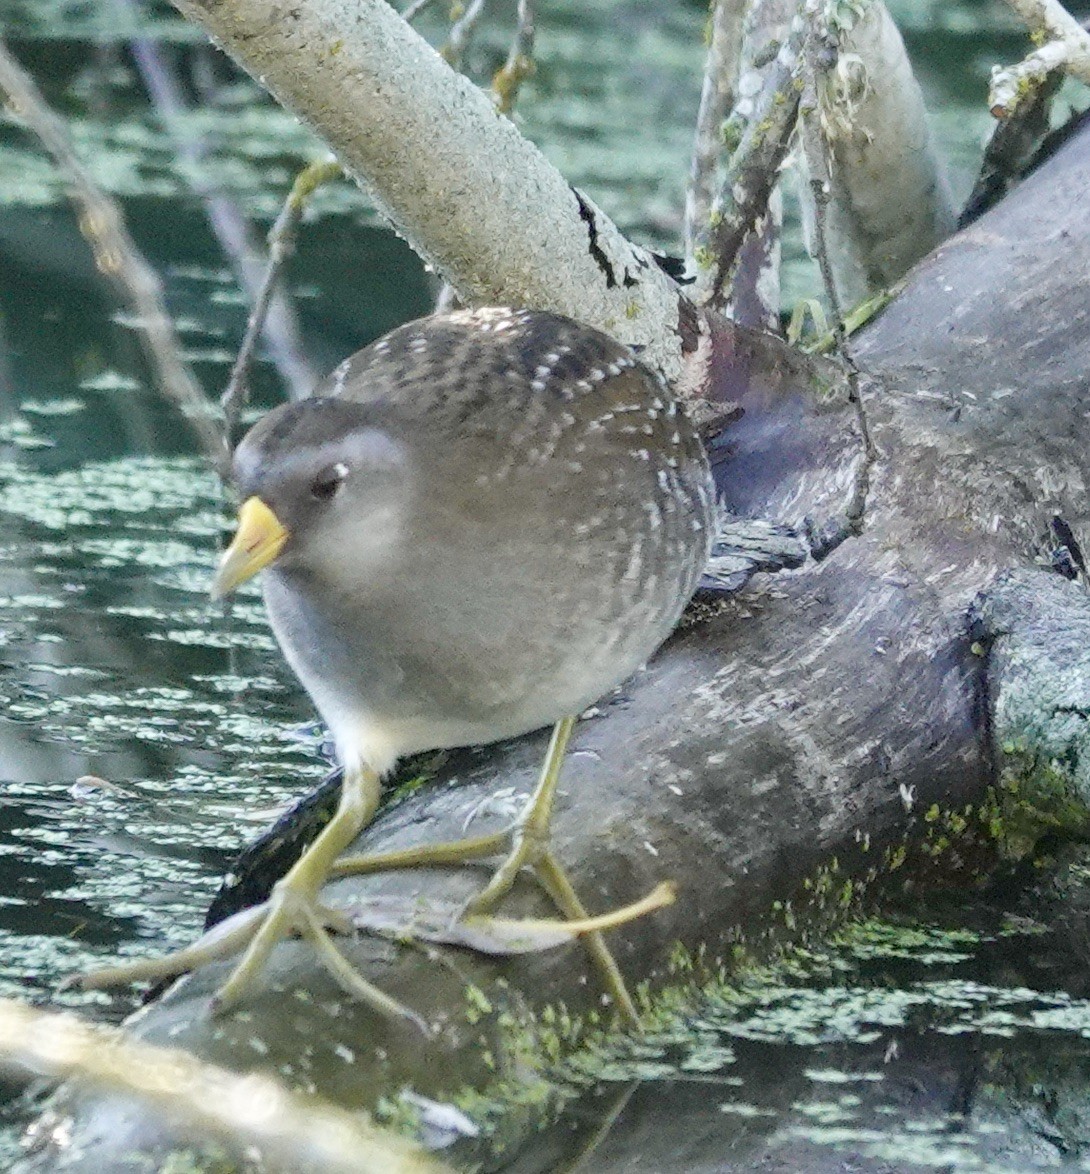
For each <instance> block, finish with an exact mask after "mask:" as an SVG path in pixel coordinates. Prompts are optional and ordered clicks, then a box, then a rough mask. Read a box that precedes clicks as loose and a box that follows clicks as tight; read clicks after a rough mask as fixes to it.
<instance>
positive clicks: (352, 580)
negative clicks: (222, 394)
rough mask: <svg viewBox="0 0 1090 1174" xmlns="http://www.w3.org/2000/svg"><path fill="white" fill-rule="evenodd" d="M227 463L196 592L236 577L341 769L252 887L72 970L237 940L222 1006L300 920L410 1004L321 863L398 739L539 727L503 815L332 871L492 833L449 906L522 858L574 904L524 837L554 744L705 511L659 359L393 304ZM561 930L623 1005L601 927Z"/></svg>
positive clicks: (653, 601) (102, 977)
mask: <svg viewBox="0 0 1090 1174" xmlns="http://www.w3.org/2000/svg"><path fill="white" fill-rule="evenodd" d="M233 477H234V481H235V484H236V486H237V489H238V493H239V496H240V498H241V501H242V505H241V507H240V510H239V524H238V529H237V532H236V534H235V537H234V539H233V541H232V542H231V544H230V546H229V547H228V548H227V550H226V551H225V552H224V554H223V556H222V558H221V561H220V563H219V566H218V569H217V571H216V575H215V579H214V582H213V587H212V592H213V595H214V596H224V595H226V594H228V593H230V592H231V591H233V590H234V589H235V588H237V587H238V586H239V585H240V584H242V583H243V582H245V581H246V580H248V579H249V578H251V577H252V576H254V575H257V574H258V573H260V574H261V579H262V587H263V594H264V599H265V605H266V608H267V612H268V618H269V622H270V625H271V627H272V630H273V632H274V634H275V636H276V639H277V641H278V643H279V645H280V648H281V649H282V651H283V653H284V656H285V657H286V659H287V661H288V663H289V665H290V666H291V668H292V669H293V671H294V673H295V675H296V676H297V677H298V679H299V681H300V682H301V683H302V685H303V687H304V688H305V689H306V691H307V692H308V693H309V695H310V697H311V699H312V700H313V702H314V704H315V706H316V708H317V709H318V711H319V713H320V715H321V716H322V718H323V720H324V722H325V724H326V726H327V727H328V729H329V731H330V734H331V736H332V740H333V742H334V745H335V748H336V753H337V757H338V759H339V761H340V763H341V764H342V766H343V768H344V783H343V787H342V792H341V799H340V804H339V807H338V809H337V811H336V813H335V815H334V816H333V818H332V819H331V820H330V822H329V823H328V824H327V825H326V826H325V828H324V829H323V831H322V832H321V833H320V835H319V836H318V837H317V839H316V840H315V841H314V842H313V843H312V844H311V845H310V847H309V848H308V849H307V851H306V852H305V853H304V854H303V856H302V857H301V858H300V859H299V861H298V862H297V863H296V864H295V865H294V866H293V867H292V869H291V870H290V871H289V872H288V873H287V874H286V876H285V877H284V878H282V879H281V880H280V881H279V882H278V884H277V885H276V886H275V888H274V889H273V892H272V895H271V896H270V898H269V899H268V901H267V902H265V903H264V904H262V905H258V906H255V907H254V908H252V909H249V910H246V911H244V912H243V913H242V914H237V915H235V917H234V918H232V919H231V920H230V922H229V923H227V925H226V926H220V927H217V928H216V929H214V930H212V931H210V932H209V934H208V935H206V937H205V938H202V939H200V940H199V941H198V942H196V943H195V944H194V945H193V946H190V947H188V948H186V949H183V950H180V951H177V952H176V953H174V954H171V955H167V956H166V957H164V958H159V959H150V960H144V961H140V962H135V963H131V964H129V965H124V966H119V967H113V968H110V969H107V970H102V971H97V972H92V973H91V974H89V975H84V976H83V977H82V980H81V982H82V985H85V986H99V985H102V986H104V985H112V984H115V983H119V982H128V981H137V980H140V979H161V978H165V977H169V976H173V975H175V974H178V973H182V972H184V971H186V970H189V969H193V968H195V967H198V966H201V965H204V964H205V963H207V962H210V961H213V960H216V959H220V958H222V957H226V956H234V955H235V954H237V953H241V954H242V957H241V960H240V961H239V963H238V964H237V965H236V967H235V969H234V971H233V972H232V973H231V976H230V977H229V978H228V979H227V981H226V983H225V984H224V985H223V987H221V989H220V991H219V993H218V995H217V997H216V1000H215V1008H216V1009H219V1010H223V1009H226V1008H227V1007H230V1006H233V1005H236V1004H237V1003H238V1002H239V1001H240V1000H242V999H243V998H244V997H245V995H246V993H247V992H248V990H249V989H250V988H251V987H252V986H253V984H254V983H255V982H256V981H257V980H258V976H259V974H260V972H261V971H262V969H263V967H264V965H265V963H266V961H267V959H268V956H269V954H270V952H271V950H272V949H273V947H274V946H275V944H276V943H277V942H278V941H279V940H281V939H282V938H285V937H288V936H291V935H293V934H300V935H302V936H303V937H306V938H308V939H310V940H311V941H312V942H313V943H314V944H315V946H316V947H317V949H318V952H319V956H320V957H321V958H322V960H323V962H324V963H325V964H326V966H327V967H328V968H329V969H330V971H331V972H332V973H333V975H334V977H335V978H337V980H338V981H339V982H340V983H341V985H342V986H343V987H345V988H346V989H347V990H348V991H349V992H350V993H352V994H354V995H356V996H358V997H360V998H362V999H364V1000H366V1001H368V1002H370V1003H371V1004H372V1005H373V1006H374V1007H375V1008H376V1009H377V1010H379V1011H381V1012H383V1013H387V1014H390V1015H394V1016H397V1015H402V1016H405V1017H407V1018H413V1019H414V1021H418V1019H417V1018H416V1017H415V1016H414V1013H413V1012H411V1010H409V1009H407V1008H404V1007H402V1006H401V1005H400V1004H399V1003H397V1002H396V1000H394V999H392V998H391V997H390V996H388V995H386V994H385V993H384V992H382V991H379V990H378V989H377V988H375V987H374V986H373V984H371V983H370V982H368V981H367V980H366V979H365V978H363V976H362V975H360V974H359V973H358V971H356V970H355V968H354V967H353V966H352V965H351V964H350V963H349V962H348V961H347V959H345V958H344V956H343V955H342V954H341V953H340V951H338V950H337V948H336V947H335V945H334V944H333V942H332V940H331V938H330V936H329V934H328V933H327V932H326V931H327V929H329V928H337V925H338V916H337V911H335V910H330V909H328V908H327V907H325V906H323V905H322V904H321V903H320V902H319V891H320V889H321V887H322V884H323V883H324V881H325V880H326V879H327V877H328V876H329V875H330V872H331V870H332V869H333V868H334V865H335V863H336V862H337V860H338V857H340V856H341V854H342V853H343V852H344V850H345V849H346V848H347V847H348V846H349V845H350V844H351V842H352V841H353V840H354V839H355V838H356V836H357V835H358V833H359V832H360V831H361V830H362V828H363V827H365V826H366V825H367V824H368V823H369V822H370V821H371V819H372V818H373V817H374V814H375V812H376V810H377V808H378V806H379V802H380V797H381V785H382V778H383V776H385V775H386V774H387V773H388V772H389V771H390V770H391V769H392V768H393V766H394V764H395V763H396V762H397V760H398V759H400V758H402V757H404V756H406V755H410V754H414V753H416V752H419V751H424V750H432V749H439V748H445V747H456V746H466V745H478V744H486V743H491V742H496V741H499V740H501V739H507V738H513V737H517V736H519V735H522V734H526V733H528V732H530V731H532V730H536V729H539V728H543V727H549V726H551V727H553V735H552V738H551V740H550V744H549V750H548V752H547V755H546V760H545V764H544V766H543V768H542V771H541V775H540V777H539V780H538V783H537V785H536V787H535V788H534V790H533V792H532V794H531V796H530V798H529V800H528V802H527V803H526V806H525V808H524V810H523V812H522V814H521V815H520V816H519V817H518V818H517V819H516V821H515V824H514V825H513V827H512V828H511V829H509V832H508V833H498V834H496V835H491V836H482V837H476V838H471V839H467V840H464V841H456V842H453V843H447V844H439V845H430V846H429V845H420V846H419V847H418V848H414V849H409V850H407V851H404V852H400V853H391V854H388V855H387V856H385V857H380V856H376V857H371V858H367V857H364V858H362V859H361V860H359V861H356V862H355V866H354V869H353V862H352V861H348V862H347V863H345V862H342V864H341V865H339V866H338V874H339V875H341V874H343V873H344V872H346V871H353V870H355V871H360V872H363V871H377V870H379V869H382V868H403V867H413V866H418V865H429V864H438V863H441V864H445V865H450V864H453V863H459V862H461V861H468V860H477V859H481V858H483V857H489V856H501V855H503V854H504V853H505V852H506V855H505V856H504V858H503V860H502V862H501V863H500V864H499V866H498V867H497V869H496V871H495V873H494V874H493V877H492V879H491V881H490V882H489V883H488V884H487V885H486V886H485V888H484V889H483V890H482V891H481V892H480V893H478V895H477V896H476V897H475V898H473V899H472V900H471V901H470V902H469V904H468V906H467V907H466V909H465V911H464V912H465V915H466V916H484V915H487V914H488V912H489V911H490V910H491V909H493V908H494V907H495V905H496V904H497V903H498V902H499V901H500V900H501V899H502V897H503V896H504V895H505V894H506V892H507V891H508V890H509V889H510V887H511V885H512V884H513V882H514V879H515V877H516V875H517V874H518V873H519V872H520V870H521V869H522V868H524V867H529V868H530V869H532V870H533V872H534V874H535V875H536V876H537V878H538V879H539V880H540V881H541V883H542V885H543V887H544V888H545V890H546V892H547V893H548V894H549V895H550V896H551V897H552V899H553V901H554V902H555V903H556V904H557V906H558V907H559V909H560V911H561V913H562V914H563V915H564V917H565V918H568V919H576V920H577V919H579V918H580V917H585V916H586V910H585V908H584V907H583V905H582V903H581V902H580V901H579V898H578V896H577V895H576V894H575V891H574V889H573V888H572V886H571V884H570V882H569V881H568V880H567V876H566V874H565V873H564V870H563V868H562V866H561V865H560V863H559V861H558V860H557V859H556V857H555V855H554V854H553V852H552V850H551V847H550V846H549V822H550V819H551V813H552V808H553V803H554V799H555V793H556V786H557V780H558V779H559V775H560V768H561V763H562V760H563V756H564V752H565V749H566V746H567V743H568V740H569V738H570V735H571V732H572V729H573V726H574V724H575V721H576V719H577V718H578V716H579V715H580V714H582V713H583V712H584V711H585V710H586V709H587V708H588V707H589V706H591V705H593V704H594V703H595V702H596V701H598V700H599V699H601V698H602V697H603V695H605V694H606V693H608V692H609V691H610V690H611V689H613V688H614V687H615V686H617V685H618V684H619V683H621V682H622V681H623V680H625V679H626V678H627V677H629V676H630V675H631V674H632V673H633V672H635V671H636V670H637V669H638V668H640V667H641V666H642V665H643V664H644V663H645V662H646V661H647V659H648V658H649V657H650V656H651V654H652V653H653V652H654V651H655V650H656V648H657V647H658V646H659V645H660V644H661V643H662V642H663V641H664V640H665V639H666V637H667V636H668V635H669V634H670V632H671V631H672V629H673V628H674V627H675V625H676V623H677V621H678V619H679V617H680V615H681V613H682V611H683V609H684V607H685V605H686V603H687V602H688V601H689V599H690V598H691V596H692V594H693V592H694V590H695V588H696V586H697V583H698V581H699V578H700V575H701V572H702V571H703V569H704V566H705V564H706V562H707V559H708V555H709V551H710V547H711V543H712V539H713V536H714V530H715V518H716V502H715V488H714V483H713V480H712V475H711V472H710V468H709V464H708V459H707V456H706V453H705V451H704V447H703V444H702V442H701V439H700V437H699V436H698V434H697V431H696V429H695V427H694V425H693V424H692V423H691V422H690V420H689V419H688V417H687V415H686V413H685V411H684V409H683V407H682V406H681V405H680V404H679V402H678V401H677V399H676V398H675V397H674V396H673V395H672V394H671V392H670V390H669V389H668V387H667V385H666V383H665V382H664V380H663V378H662V376H661V375H659V374H658V373H656V372H655V371H654V370H652V369H651V368H650V367H648V366H647V365H645V364H644V363H642V362H641V361H640V360H639V358H638V357H637V356H636V355H635V354H634V352H633V351H632V350H630V349H629V348H628V347H626V346H625V345H623V344H622V343H620V342H618V341H616V340H615V339H614V338H613V337H611V336H610V335H608V334H606V333H603V332H602V331H600V330H597V329H594V328H592V327H590V326H587V325H584V324H582V323H580V322H577V321H575V320H573V319H571V318H567V317H564V316H562V315H558V314H554V313H549V312H545V311H540V310H531V309H511V308H507V307H483V308H475V309H463V310H455V311H452V312H448V313H445V314H436V315H433V316H430V317H427V318H423V319H420V320H418V321H415V322H410V323H408V324H406V325H403V326H401V327H399V328H397V329H395V330H393V331H392V332H391V333H389V334H387V335H385V336H384V337H382V338H380V339H379V340H378V341H376V342H374V343H372V344H371V345H370V346H368V347H366V348H365V349H363V350H362V351H360V352H358V353H357V354H355V355H353V356H352V357H351V358H348V359H346V360H345V361H344V362H342V363H341V364H340V365H339V366H338V367H336V368H335V369H334V371H333V372H332V373H331V374H330V375H329V376H328V377H327V378H326V380H325V381H324V382H323V383H321V384H319V386H318V387H317V388H315V390H314V393H313V394H312V395H311V396H310V397H308V398H306V399H303V400H301V401H297V402H294V403H289V404H284V405H281V406H280V407H277V408H275V409H273V410H272V411H270V412H269V413H268V414H267V415H265V416H264V417H263V418H262V419H260V420H259V421H258V422H257V424H255V425H254V426H253V428H252V429H251V430H250V431H249V432H248V433H247V434H246V436H245V437H244V438H243V439H242V441H241V442H240V444H239V445H238V447H237V449H236V450H235V453H234V457H233ZM341 920H343V919H341ZM584 940H585V941H587V944H588V946H589V947H590V948H591V952H592V954H593V955H594V957H595V960H596V962H597V963H598V965H599V967H600V969H601V971H602V973H603V976H604V981H605V982H606V984H607V988H608V990H609V993H610V994H611V995H612V997H613V999H614V1003H615V1004H616V1005H617V1007H618V1009H619V1010H620V1012H621V1013H622V1015H623V1016H624V1017H626V1018H628V1019H630V1020H631V1019H633V1018H634V1017H635V1015H636V1012H635V1008H634V1005H633V1003H632V1000H631V998H630V996H629V995H628V992H627V990H626V988H625V986H624V980H623V977H622V976H621V974H620V971H619V969H618V968H617V966H616V963H615V962H614V960H613V958H612V956H611V954H610V953H609V950H608V948H607V947H606V945H605V943H604V941H603V940H602V938H601V936H600V935H599V934H597V933H591V934H588V935H587V937H586V938H585V939H584Z"/></svg>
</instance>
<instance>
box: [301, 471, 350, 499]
mask: <svg viewBox="0 0 1090 1174" xmlns="http://www.w3.org/2000/svg"><path fill="white" fill-rule="evenodd" d="M347 476H348V466H347V465H346V464H344V463H343V462H342V461H338V462H337V463H336V464H335V465H330V466H329V467H328V468H325V469H323V470H322V471H321V472H320V473H319V474H318V476H317V477H315V478H314V480H313V481H312V482H311V483H310V495H311V497H314V498H316V499H317V500H318V501H329V499H330V498H331V497H333V496H335V495H336V493H337V490H338V489H340V487H341V486H342V485H343V484H344V479H345V478H346V477H347Z"/></svg>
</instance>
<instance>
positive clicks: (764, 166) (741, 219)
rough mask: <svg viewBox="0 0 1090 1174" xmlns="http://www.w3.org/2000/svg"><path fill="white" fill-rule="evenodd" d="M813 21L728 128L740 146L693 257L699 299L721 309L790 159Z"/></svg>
mask: <svg viewBox="0 0 1090 1174" xmlns="http://www.w3.org/2000/svg"><path fill="white" fill-rule="evenodd" d="M808 27H809V26H808V23H807V21H806V20H804V19H803V18H802V17H801V16H797V17H796V18H795V20H794V21H792V23H791V29H790V32H789V34H788V37H787V40H786V41H785V42H784V44H783V45H782V46H781V47H780V50H779V52H778V53H777V55H776V59H775V62H774V64H773V65H772V67H771V68H770V70H769V73H768V76H767V78H766V80H765V86H764V89H763V90H762V91H761V94H760V96H759V98H758V100H757V102H756V104H755V107H754V109H753V111H752V112H751V113H750V114H748V115H745V114H741V113H739V112H738V110H737V109H736V110H735V113H734V114H732V115H731V117H730V118H729V119H728V120H727V122H726V125H725V127H724V130H723V134H724V138H725V139H726V141H727V143H728V145H729V144H730V143H737V144H738V146H737V149H736V150H735V151H734V152H733V154H732V155H731V158H730V162H729V163H728V164H727V168H726V176H725V179H724V181H723V185H722V188H721V190H720V194H719V196H718V198H717V199H716V201H715V205H714V206H713V208H712V211H711V215H710V217H709V226H708V231H707V234H706V236H703V237H702V239H701V243H699V244H698V245H697V248H696V252H695V254H694V256H695V259H696V262H697V264H698V265H699V266H701V268H702V271H703V272H702V274H701V276H700V277H699V278H698V295H697V296H698V300H700V301H702V302H703V303H704V304H706V305H708V306H710V307H711V308H712V309H716V310H718V309H721V308H722V306H723V303H724V302H725V300H726V296H727V291H728V283H729V279H730V276H731V273H732V271H733V269H734V266H735V263H736V261H737V260H738V253H739V250H740V249H741V247H742V244H743V242H744V241H745V239H746V237H747V235H748V234H749V233H750V231H751V230H752V228H753V226H754V224H755V223H756V222H757V220H758V219H759V218H760V217H761V216H763V215H764V212H765V209H766V208H767V207H768V200H769V197H770V196H771V194H772V189H773V187H774V186H775V184H776V181H777V179H778V176H779V170H780V165H781V164H782V163H783V160H784V158H785V156H786V155H787V149H788V145H789V143H790V140H791V135H792V134H793V133H794V129H795V120H796V117H797V114H798V107H799V88H800V84H799V71H800V54H801V51H802V47H803V45H804V43H805V41H806V39H807V36H808Z"/></svg>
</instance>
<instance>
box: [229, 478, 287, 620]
mask: <svg viewBox="0 0 1090 1174" xmlns="http://www.w3.org/2000/svg"><path fill="white" fill-rule="evenodd" d="M289 534H290V532H289V531H288V529H287V528H286V527H285V526H283V525H282V524H281V522H280V519H279V518H278V517H277V516H276V514H274V513H273V512H272V510H271V509H269V507H268V506H267V505H266V504H265V503H264V502H263V501H262V500H261V498H260V497H248V498H247V499H246V500H245V501H244V502H243V503H242V506H241V508H240V509H239V511H238V530H237V531H236V532H235V537H234V539H233V540H232V542H231V545H230V546H229V547H228V548H227V549H226V550H225V551H224V552H223V557H222V558H221V559H220V565H219V566H218V567H217V568H216V577H215V578H214V579H213V580H212V588H211V594H212V598H213V599H222V598H223V596H225V595H229V594H230V593H231V592H232V591H234V589H235V588H236V587H237V586H238V585H239V584H240V583H245V582H246V580H247V579H249V578H250V577H251V576H253V575H256V574H257V572H258V571H260V570H261V568H262V567H267V566H268V565H269V563H271V562H273V561H274V560H275V559H276V557H277V556H278V555H279V554H280V552H281V550H283V549H284V543H285V542H287V540H288V537H289Z"/></svg>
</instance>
